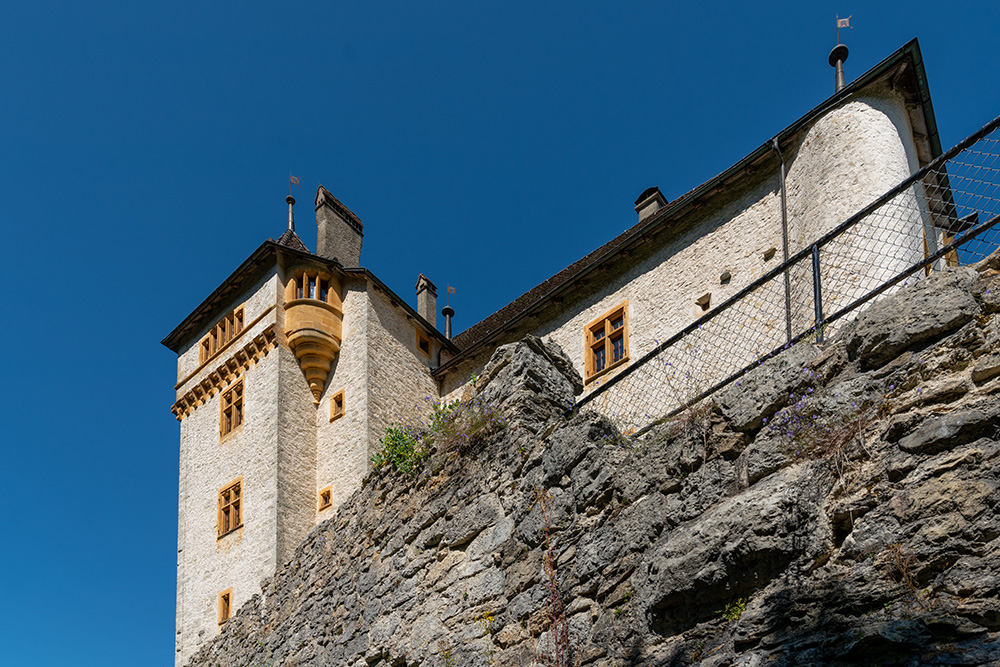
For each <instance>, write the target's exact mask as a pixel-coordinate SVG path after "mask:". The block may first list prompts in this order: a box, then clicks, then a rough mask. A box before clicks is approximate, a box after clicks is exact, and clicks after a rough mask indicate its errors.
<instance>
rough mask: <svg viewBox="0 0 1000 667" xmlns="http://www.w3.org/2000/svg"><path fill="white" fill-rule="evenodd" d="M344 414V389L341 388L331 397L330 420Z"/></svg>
mask: <svg viewBox="0 0 1000 667" xmlns="http://www.w3.org/2000/svg"><path fill="white" fill-rule="evenodd" d="M343 416H344V390H343V389H341V390H340V391H338V392H337V393H336V394H334V395H333V398H331V399H330V421H333V420H334V419H340V418H341V417H343Z"/></svg>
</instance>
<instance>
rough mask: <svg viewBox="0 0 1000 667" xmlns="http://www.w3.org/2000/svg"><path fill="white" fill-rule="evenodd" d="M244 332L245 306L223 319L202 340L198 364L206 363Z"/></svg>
mask: <svg viewBox="0 0 1000 667" xmlns="http://www.w3.org/2000/svg"><path fill="white" fill-rule="evenodd" d="M241 331H243V306H240V307H239V308H237V309H236V310H234V311H233V312H231V313H229V314H228V315H226V316H225V317H223V318H222V319H221V320H219V322H218V323H217V324H216V325H215V326H214V327H212V330H211V331H209V332H208V334H206V335H205V337H204V338H202V339H201V349H200V351H199V353H198V363H202V364H203V363H205V362H206V361H208V360H209V359H211V358H212V357H214V356H215V355H216V354H218V353H219V351H221V350H222V348H224V347H225V346H226V345H228V344H229V342H230V341H232V340H233V339H234V338H236V336H237V335H238V334H239V333H240V332H241Z"/></svg>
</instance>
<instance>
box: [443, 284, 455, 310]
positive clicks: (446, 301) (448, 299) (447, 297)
mask: <svg viewBox="0 0 1000 667" xmlns="http://www.w3.org/2000/svg"><path fill="white" fill-rule="evenodd" d="M454 293H455V288H454V287H452V286H451V285H448V291H447V293H446V294H445V297H444V305H446V306H450V305H451V295H452V294H454Z"/></svg>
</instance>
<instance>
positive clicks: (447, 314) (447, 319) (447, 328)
mask: <svg viewBox="0 0 1000 667" xmlns="http://www.w3.org/2000/svg"><path fill="white" fill-rule="evenodd" d="M441 314H442V315H444V337H445V338H447V339H448V340H451V318H453V317H454V316H455V309H454V308H452V307H451V306H445V307H444V308H442V309H441Z"/></svg>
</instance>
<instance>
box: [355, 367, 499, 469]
mask: <svg viewBox="0 0 1000 667" xmlns="http://www.w3.org/2000/svg"><path fill="white" fill-rule="evenodd" d="M476 380H477V378H475V377H473V379H472V388H473V391H475V383H476ZM424 401H425V406H424V407H423V408H422V409H421V408H420V407H419V406H418V409H417V410H415V411H414V412H416V413H424V414H427V415H428V416H427V418H426V420H424V419H419V418H416V417H410V418H407V419H400V420H397V421H395V422H393V423H392V424H390V425H389V426H388V427H387V428H386V430H385V437H383V438H382V439H381V440H380V441H379V443H380V447H379V449H378V451H376V452H375V453H374V454H372V457H371V461H372V465H373V466H374V467H375V469H376V470H381V469H383V468H392V469H394V470H398V471H400V472H403V473H407V474H410V475H415V474H417V473H418V472H420V470H421V469H422V468H423V464H424V462H425V461H426V460H427V458H428V457H429V456H430V455H431V453H432V452H434V451H438V452H448V453H456V454H461V453H463V452H465V451H467V450H469V449H471V448H474V447H476V446H477V445H479V444H481V443H482V442H483V440H484V439H485V438H486V437H487V436H488V435H490V434H491V433H493V432H495V431H496V430H498V429H499V428H502V427H503V426H504V425H505V424H506V421H505V419H504V417H503V416H502V415H501V414H500V412H499V411H498V410H497V409H496V408H495V407H494V406H493V405H491V404H490V403H489V402H488V401H486V400H485V399H484V398H483V397H482V396H479V395H476V394H473V395H472V396H471V397H470V398H468V399H466V400H455V401H435V400H433V399H432V398H431V397H430V396H428V397H426V398H425V399H424Z"/></svg>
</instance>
